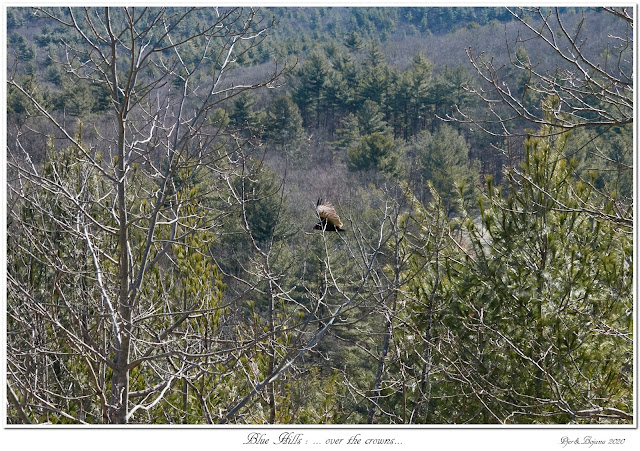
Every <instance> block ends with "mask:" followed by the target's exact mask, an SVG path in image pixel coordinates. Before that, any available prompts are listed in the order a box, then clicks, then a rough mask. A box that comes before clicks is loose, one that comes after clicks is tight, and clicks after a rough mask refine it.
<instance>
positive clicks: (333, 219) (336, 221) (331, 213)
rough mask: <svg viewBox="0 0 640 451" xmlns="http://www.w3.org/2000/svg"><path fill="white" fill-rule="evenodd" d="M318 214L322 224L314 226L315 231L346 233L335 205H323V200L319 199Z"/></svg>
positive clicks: (317, 204)
mask: <svg viewBox="0 0 640 451" xmlns="http://www.w3.org/2000/svg"><path fill="white" fill-rule="evenodd" d="M316 214H317V215H318V218H320V222H319V223H317V224H316V225H315V226H313V228H314V229H316V230H327V231H336V232H344V231H345V230H344V229H343V228H342V221H340V218H339V217H338V214H337V213H336V210H335V209H334V208H333V205H331V204H327V203H323V202H322V199H318V202H317V203H316Z"/></svg>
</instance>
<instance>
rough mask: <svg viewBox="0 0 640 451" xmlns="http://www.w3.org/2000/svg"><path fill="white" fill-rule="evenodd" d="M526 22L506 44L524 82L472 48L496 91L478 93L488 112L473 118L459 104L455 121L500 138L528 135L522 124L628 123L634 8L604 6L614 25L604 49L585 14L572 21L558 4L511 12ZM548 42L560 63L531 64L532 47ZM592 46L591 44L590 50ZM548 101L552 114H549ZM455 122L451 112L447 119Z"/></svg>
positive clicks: (569, 126) (473, 60)
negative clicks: (511, 77)
mask: <svg viewBox="0 0 640 451" xmlns="http://www.w3.org/2000/svg"><path fill="white" fill-rule="evenodd" d="M509 11H510V12H511V14H512V15H513V17H514V18H515V19H516V20H517V21H518V22H519V23H521V24H522V27H521V28H522V31H521V32H519V33H518V35H517V36H516V37H515V43H514V44H515V45H514V46H513V47H512V46H511V45H510V43H509V42H507V45H508V48H507V50H508V51H509V59H510V63H511V66H512V68H514V69H516V70H517V71H519V72H520V73H521V76H522V79H521V83H522V86H521V87H517V86H513V85H510V84H509V83H507V82H506V81H505V78H506V77H505V72H507V69H508V68H507V67H504V66H500V67H496V66H495V65H494V60H493V59H492V58H490V57H487V56H486V55H483V54H482V53H480V54H478V53H477V51H475V50H473V49H472V48H471V47H469V48H468V49H467V54H468V56H469V60H470V61H471V64H472V65H473V67H474V68H475V69H476V71H477V73H478V74H479V75H480V77H481V79H482V80H483V81H484V82H486V86H488V87H489V88H490V89H476V90H473V92H474V93H475V94H476V95H477V96H478V97H479V98H480V99H481V100H482V101H483V102H484V104H485V105H486V106H487V107H488V108H487V112H486V114H485V115H484V116H483V117H472V116H471V115H470V114H469V113H467V112H464V111H462V110H460V109H458V110H457V111H456V113H457V114H455V115H454V116H455V120H459V121H463V122H469V123H473V124H475V125H476V126H479V127H481V128H483V129H484V130H485V131H487V132H488V133H491V134H495V135H498V136H512V135H514V134H524V131H523V128H522V122H521V121H519V120H520V119H525V120H526V121H527V122H528V123H533V124H535V126H534V127H533V128H535V129H536V130H537V129H539V128H540V126H541V125H545V124H547V125H549V124H550V122H551V121H552V125H554V126H555V127H558V130H567V129H573V128H577V127H586V126H623V125H627V124H632V123H633V54H634V49H633V12H632V10H631V9H630V8H603V11H604V13H608V14H611V15H612V16H613V17H615V18H616V19H617V20H615V21H614V25H615V29H613V30H611V31H610V32H609V33H608V35H606V36H603V39H604V40H608V42H601V41H599V40H598V43H597V44H598V46H599V47H604V48H606V51H605V52H603V53H600V52H599V49H596V51H595V52H594V48H593V47H590V44H591V41H592V40H593V39H594V37H593V36H589V37H587V33H588V31H587V30H585V28H587V27H585V26H584V24H585V19H584V18H582V20H579V21H577V22H575V21H572V23H571V25H569V24H568V23H566V21H565V18H564V16H563V12H562V11H561V9H560V8H555V9H553V8H520V9H510V10H509ZM530 46H542V47H543V48H545V49H547V52H548V54H549V55H550V56H551V57H552V58H554V59H555V62H556V63H557V64H554V65H553V66H552V67H549V66H548V65H542V64H540V62H539V61H531V60H530V59H529V57H528V55H527V53H526V51H522V50H526V48H527V47H530ZM589 47H590V48H589ZM531 98H534V99H537V100H538V101H543V102H545V105H546V107H547V108H548V109H550V111H551V112H552V113H553V114H552V115H551V116H548V115H546V114H545V109H547V108H545V107H543V106H542V105H541V104H540V103H539V102H538V101H534V102H530V101H529V99H531ZM449 119H453V117H449Z"/></svg>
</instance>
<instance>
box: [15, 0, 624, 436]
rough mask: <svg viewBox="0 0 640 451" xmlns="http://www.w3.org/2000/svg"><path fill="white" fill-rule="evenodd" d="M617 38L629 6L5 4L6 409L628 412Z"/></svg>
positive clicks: (34, 412)
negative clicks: (329, 213)
mask: <svg viewBox="0 0 640 451" xmlns="http://www.w3.org/2000/svg"><path fill="white" fill-rule="evenodd" d="M633 54H634V49H633V17H632V9H627V8H560V9H553V8H548V9H536V8H532V9H507V8H417V7H416V8H264V9H251V8H87V9H83V8H70V9H67V8H36V9H33V8H8V9H7V71H8V73H7V175H8V180H7V231H8V237H7V240H8V241H7V243H8V244H7V392H8V400H7V415H8V418H7V422H8V423H45V422H50V423H54V424H59V423H91V424H97V423H116V424H122V423H141V424H200V423H203V424H206V423H209V424H215V423H237V424H241V423H256V424H264V423H279V424H289V423H305V424H344V423H347V424H364V423H378V424H389V423H401V424H465V423H473V424H476V423H480V424H575V423H580V424H582V423H588V424H612V423H613V424H618V423H632V421H633V412H634V405H633V363H634V362H633V317H634V309H633V292H632V285H633V240H632V237H633V127H634V123H633V95H634V93H633V73H632V71H633ZM318 199H323V200H324V201H325V202H327V203H330V204H332V205H333V207H334V208H335V212H336V213H337V215H339V217H340V220H341V222H342V228H344V229H345V231H344V232H337V231H331V230H328V229H327V228H326V224H327V223H326V221H325V222H324V226H325V229H323V227H322V225H323V223H320V226H321V227H319V228H316V229H314V226H315V225H316V224H317V223H319V221H320V218H319V217H318V215H317V212H316V204H317V202H318Z"/></svg>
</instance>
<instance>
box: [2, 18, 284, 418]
mask: <svg viewBox="0 0 640 451" xmlns="http://www.w3.org/2000/svg"><path fill="white" fill-rule="evenodd" d="M35 13H37V14H38V15H41V16H43V17H46V18H48V19H49V20H52V21H54V22H55V23H56V24H57V26H59V27H63V28H65V29H67V30H71V32H72V33H70V35H72V36H73V39H70V40H69V41H68V42H65V44H64V47H63V48H62V49H61V51H60V52H59V54H58V57H59V58H60V61H58V62H57V64H59V65H60V66H61V67H63V68H64V70H65V71H66V73H67V75H68V76H69V77H71V78H72V79H74V80H76V81H77V82H78V83H80V82H83V81H89V82H91V83H97V84H99V85H101V86H103V87H105V88H106V89H107V90H108V93H109V101H110V108H109V114H108V119H107V120H105V121H103V122H102V123H101V124H99V126H98V125H96V126H95V130H94V131H95V133H97V134H98V136H99V139H98V140H95V141H94V142H89V143H85V142H83V139H82V131H81V130H82V129H81V127H74V128H71V127H69V126H66V125H65V121H64V118H62V117H60V115H59V114H57V113H54V112H52V111H50V110H49V109H48V107H47V105H45V104H43V103H42V102H40V101H39V100H38V98H37V95H36V94H35V93H34V91H33V90H31V89H30V88H29V87H27V86H25V85H24V84H23V83H21V81H20V79H19V77H17V75H18V74H16V73H10V74H9V77H8V84H9V86H10V87H12V88H13V89H16V90H17V91H18V92H20V93H21V94H22V95H23V96H24V97H25V98H27V99H28V100H29V101H30V102H31V104H32V106H33V111H34V113H35V114H36V115H38V116H40V122H36V121H35V118H34V120H33V121H32V122H31V124H33V126H34V127H35V126H38V125H40V124H41V123H42V121H41V119H42V118H45V119H46V121H47V122H48V124H49V128H48V129H44V130H43V131H42V132H44V133H51V136H52V138H51V139H50V140H49V145H48V147H49V150H48V152H49V155H50V156H51V158H50V160H49V163H47V164H46V165H45V166H44V167H42V166H40V165H38V164H35V163H33V162H32V161H31V158H30V155H31V153H32V152H33V151H34V149H30V148H26V147H25V144H23V143H24V140H23V135H22V134H21V133H20V132H16V133H15V136H16V138H15V142H12V143H10V146H9V155H8V165H9V173H10V180H9V199H10V205H9V213H8V216H9V218H8V223H9V236H10V238H9V270H8V298H9V300H8V318H9V319H8V334H9V342H8V381H7V383H8V387H9V392H10V393H12V394H13V396H12V397H11V398H10V401H11V403H12V406H13V407H14V408H15V409H17V412H18V417H19V419H20V420H21V421H23V422H28V421H31V420H30V419H32V421H44V420H43V419H46V418H47V416H48V415H49V414H51V415H55V416H56V418H57V420H56V421H70V422H84V421H87V422H104V423H127V422H130V421H134V415H139V414H142V413H143V412H145V411H146V412H150V410H151V408H152V407H153V406H155V405H157V404H158V403H159V402H160V401H161V400H162V399H163V398H164V397H165V396H169V394H170V393H171V392H172V390H173V388H174V387H175V386H176V384H177V382H178V381H183V384H184V385H185V387H186V386H190V387H192V388H193V389H194V390H196V391H195V393H199V392H198V391H197V388H198V384H204V381H205V380H206V379H207V377H209V378H210V377H212V372H211V365H214V364H215V363H216V362H220V361H223V360H225V359H226V358H227V357H228V354H227V355H226V356H222V355H221V352H220V346H219V343H218V342H217V341H216V340H217V337H216V335H215V328H214V327H213V326H214V325H215V323H216V322H217V321H218V320H219V317H220V314H221V312H222V311H223V310H224V306H223V305H222V302H221V299H222V297H221V292H222V290H223V286H222V284H221V281H220V275H219V273H218V272H217V269H216V268H215V266H214V265H212V264H211V263H209V262H208V261H207V259H206V258H205V257H206V255H202V253H204V252H203V250H206V248H207V246H208V243H209V242H210V240H211V239H212V229H213V227H215V225H216V223H217V221H218V220H219V218H220V216H221V215H223V214H224V212H221V211H217V210H215V209H214V208H211V207H210V206H209V204H208V203H207V196H208V194H209V192H211V191H214V190H215V189H216V188H217V186H216V182H213V183H208V184H206V185H203V184H199V183H198V181H199V180H201V179H202V178H203V177H204V176H205V175H206V176H207V177H208V178H209V179H213V180H217V179H216V178H215V176H216V175H217V174H222V173H224V172H225V171H226V170H227V168H228V167H229V165H230V164H231V163H230V161H232V160H233V155H232V154H233V152H234V148H238V147H239V146H242V145H243V142H241V141H239V140H234V139H233V137H223V136H222V133H221V127H220V122H219V121H217V119H216V118H219V117H221V113H220V112H219V111H218V112H216V108H217V106H218V105H221V104H222V102H224V101H225V100H227V99H229V98H231V97H233V96H235V95H237V94H238V93H241V92H243V91H247V90H253V89H258V88H265V87H267V88H268V87H272V86H274V85H275V83H276V82H277V80H278V78H279V76H280V75H281V74H282V72H283V69H284V68H278V67H275V68H274V70H273V72H272V74H271V75H270V76H269V77H268V79H266V80H261V81H258V82H255V83H250V84H246V85H237V84H234V82H233V80H232V79H231V77H232V76H233V74H234V73H235V71H237V70H239V69H240V68H239V67H238V65H237V64H236V58H237V57H238V56H239V55H240V54H241V53H243V52H246V51H248V50H250V49H251V48H252V47H254V46H255V45H257V44H258V43H259V42H260V41H261V40H262V39H263V38H264V36H265V35H266V33H267V32H268V29H269V27H270V25H271V24H265V23H261V22H260V21H259V20H257V15H256V12H255V11H254V10H252V9H242V8H226V9H214V10H213V13H212V14H210V17H212V18H213V20H211V21H205V22H201V21H199V20H198V19H197V17H198V14H199V10H198V9H197V8H177V9H170V8H84V9H78V8H69V9H66V10H62V9H55V8H51V9H50V8H42V9H37V10H35ZM196 44H197V45H196ZM194 49H195V50H194ZM28 121H29V119H27V126H29V122H28ZM84 127H85V128H87V124H84ZM54 138H55V140H54ZM55 142H62V143H63V144H62V147H65V148H66V147H68V149H67V150H65V151H62V150H61V149H56V147H60V146H57V145H56V144H55ZM185 396H186V395H185ZM202 408H203V409H204V405H203V406H202ZM202 415H203V416H205V417H207V418H210V417H211V414H210V412H206V411H205V412H202ZM210 421H211V420H210Z"/></svg>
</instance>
